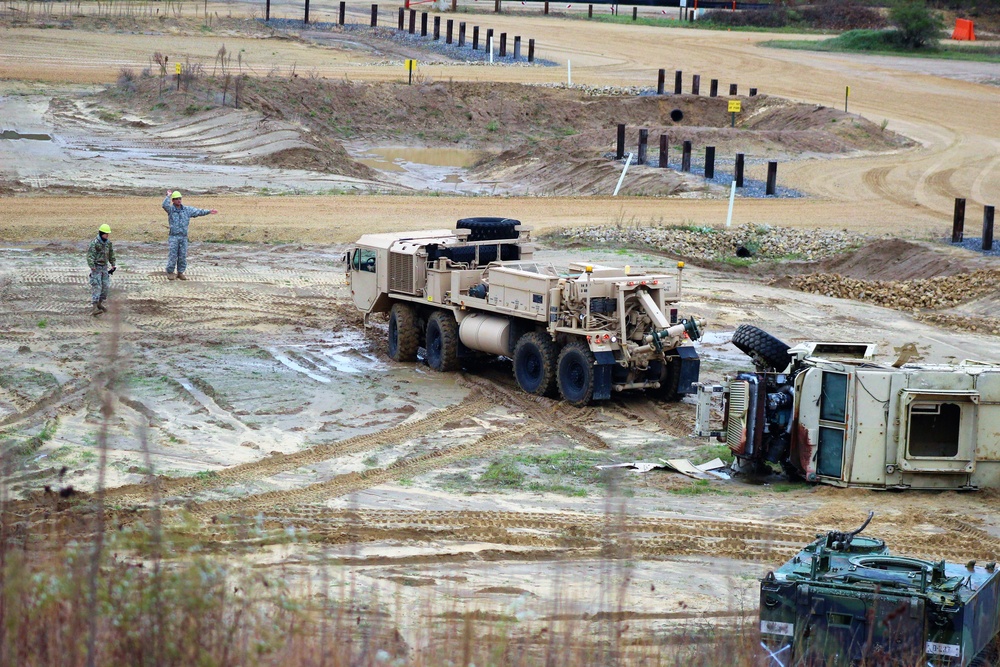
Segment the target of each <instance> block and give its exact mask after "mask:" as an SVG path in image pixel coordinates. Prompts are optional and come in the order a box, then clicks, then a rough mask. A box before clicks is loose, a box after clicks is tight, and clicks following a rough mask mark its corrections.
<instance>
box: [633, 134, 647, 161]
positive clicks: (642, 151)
mask: <svg viewBox="0 0 1000 667" xmlns="http://www.w3.org/2000/svg"><path fill="white" fill-rule="evenodd" d="M648 143H649V130H647V129H645V128H643V129H641V130H639V161H638V162H637V163H636V164H646V146H647V144H648Z"/></svg>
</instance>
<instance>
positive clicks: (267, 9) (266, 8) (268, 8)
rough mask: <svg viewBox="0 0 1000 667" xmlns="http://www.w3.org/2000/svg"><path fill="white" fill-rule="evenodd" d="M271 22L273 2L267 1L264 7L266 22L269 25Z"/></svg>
mask: <svg viewBox="0 0 1000 667" xmlns="http://www.w3.org/2000/svg"><path fill="white" fill-rule="evenodd" d="M270 20H271V0H267V2H266V3H265V5H264V22H265V23H267V22H268V21H270Z"/></svg>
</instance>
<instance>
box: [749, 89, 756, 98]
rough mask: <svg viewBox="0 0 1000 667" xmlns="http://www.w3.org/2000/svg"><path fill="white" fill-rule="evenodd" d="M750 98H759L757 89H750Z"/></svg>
mask: <svg viewBox="0 0 1000 667" xmlns="http://www.w3.org/2000/svg"><path fill="white" fill-rule="evenodd" d="M750 97H757V89H756V88H751V89H750Z"/></svg>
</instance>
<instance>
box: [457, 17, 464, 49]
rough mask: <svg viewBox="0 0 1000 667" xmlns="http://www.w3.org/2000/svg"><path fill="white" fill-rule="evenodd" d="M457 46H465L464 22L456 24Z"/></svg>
mask: <svg viewBox="0 0 1000 667" xmlns="http://www.w3.org/2000/svg"><path fill="white" fill-rule="evenodd" d="M458 45H459V46H465V21H462V22H461V23H459V24H458Z"/></svg>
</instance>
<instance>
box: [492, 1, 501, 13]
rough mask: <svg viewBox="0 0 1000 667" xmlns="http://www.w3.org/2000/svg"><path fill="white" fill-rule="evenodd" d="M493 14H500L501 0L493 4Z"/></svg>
mask: <svg viewBox="0 0 1000 667" xmlns="http://www.w3.org/2000/svg"><path fill="white" fill-rule="evenodd" d="M493 12H494V13H496V14H499V13H500V0H494V2H493Z"/></svg>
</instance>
